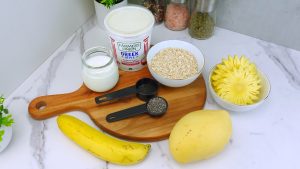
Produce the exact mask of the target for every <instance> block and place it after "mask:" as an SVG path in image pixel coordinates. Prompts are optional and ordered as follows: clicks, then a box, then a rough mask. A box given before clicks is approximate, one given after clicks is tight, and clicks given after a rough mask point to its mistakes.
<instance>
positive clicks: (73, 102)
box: [28, 87, 94, 120]
mask: <svg viewBox="0 0 300 169" xmlns="http://www.w3.org/2000/svg"><path fill="white" fill-rule="evenodd" d="M82 89H83V87H81V88H80V89H78V90H77V91H74V92H72V93H66V94H57V95H48V96H41V97H37V98H35V99H34V100H32V101H31V102H30V103H29V106H28V112H29V114H30V115H31V117H32V118H34V119H37V120H44V119H47V118H50V117H53V116H57V115H59V114H62V113H66V112H69V111H74V110H82V109H83V106H82V105H87V104H89V103H87V102H92V103H93V102H94V100H93V98H91V99H80V98H82V95H84V94H83V93H84V91H83V90H82Z"/></svg>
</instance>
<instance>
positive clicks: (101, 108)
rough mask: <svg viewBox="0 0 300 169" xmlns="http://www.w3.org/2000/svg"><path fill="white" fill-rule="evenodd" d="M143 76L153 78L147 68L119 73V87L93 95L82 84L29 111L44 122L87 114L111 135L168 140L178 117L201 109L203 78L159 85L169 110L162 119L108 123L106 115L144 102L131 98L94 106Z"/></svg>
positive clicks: (36, 103)
mask: <svg viewBox="0 0 300 169" xmlns="http://www.w3.org/2000/svg"><path fill="white" fill-rule="evenodd" d="M143 77H150V78H152V76H151V74H150V73H149V71H148V68H144V69H142V70H140V71H136V72H124V71H120V80H119V82H118V84H117V85H116V86H115V87H114V88H113V89H112V90H110V91H108V92H103V93H96V92H93V91H91V90H89V89H88V88H87V87H86V86H85V85H84V84H83V85H82V86H81V87H80V88H79V89H78V90H76V91H74V92H72V93H67V94H58V95H49V96H41V97H37V98H36V99H34V100H32V101H31V103H30V104H29V107H28V111H29V114H30V115H31V116H32V117H33V118H34V119H38V120H43V119H47V118H50V117H53V116H56V115H59V114H62V113H65V112H70V111H75V110H79V111H83V112H85V113H87V114H88V115H89V116H90V118H91V119H92V120H93V121H94V123H95V124H96V125H97V126H99V127H100V128H101V129H102V130H104V131H105V132H108V133H110V134H112V135H114V136H117V137H120V138H125V139H129V140H136V141H158V140H163V139H167V138H168V137H169V134H170V132H171V130H172V128H173V126H174V125H175V123H176V122H177V121H178V120H179V119H180V118H181V117H183V116H184V115H185V114H187V113H189V112H191V111H195V110H199V109H202V108H203V106H204V103H205V100H206V87H205V82H204V79H203V77H202V75H200V77H199V78H198V79H197V80H195V81H194V82H193V83H192V84H190V85H188V86H185V87H180V88H171V87H166V86H163V85H160V86H159V89H158V95H159V96H161V97H164V98H165V99H166V100H167V101H168V104H169V108H168V111H167V112H166V114H165V115H164V116H162V117H158V118H155V117H151V116H149V115H147V114H143V115H139V116H136V117H132V118H129V119H125V120H121V121H118V122H113V123H108V122H107V121H106V119H105V117H106V115H108V114H109V113H112V112H116V111H119V110H123V109H126V108H129V107H133V106H136V105H140V104H143V103H144V102H143V101H141V100H139V99H138V98H137V97H135V96H132V97H127V98H124V99H120V100H117V101H114V102H110V103H103V104H100V105H97V104H96V103H95V97H96V96H99V95H102V94H106V93H110V92H112V91H115V90H119V89H122V88H125V87H128V86H132V85H135V83H136V82H137V81H138V80H139V79H141V78H143Z"/></svg>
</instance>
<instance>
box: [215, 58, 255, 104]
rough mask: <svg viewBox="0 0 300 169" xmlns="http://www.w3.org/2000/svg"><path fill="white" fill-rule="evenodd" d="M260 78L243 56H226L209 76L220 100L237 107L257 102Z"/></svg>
mask: <svg viewBox="0 0 300 169" xmlns="http://www.w3.org/2000/svg"><path fill="white" fill-rule="evenodd" d="M260 82H261V81H260V77H259V75H258V73H257V70H256V66H255V65H254V64H253V63H250V61H249V59H247V58H246V57H245V56H242V57H240V58H239V57H238V56H237V55H235V56H234V57H231V56H228V59H223V60H222V63H220V64H218V65H217V66H216V68H215V69H214V71H213V73H212V76H211V83H212V86H213V88H214V90H215V92H216V93H217V95H219V96H220V97H221V98H223V99H224V100H226V101H229V102H231V103H234V104H238V105H249V104H253V103H255V102H257V101H258V100H259V94H260V88H261V83H260Z"/></svg>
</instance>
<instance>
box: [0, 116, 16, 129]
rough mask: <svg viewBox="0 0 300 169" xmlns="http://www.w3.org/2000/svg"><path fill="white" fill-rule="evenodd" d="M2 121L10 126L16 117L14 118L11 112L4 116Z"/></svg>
mask: <svg viewBox="0 0 300 169" xmlns="http://www.w3.org/2000/svg"><path fill="white" fill-rule="evenodd" d="M0 123H1V124H2V125H4V126H6V127H10V126H11V125H12V124H13V123H14V119H13V118H12V115H11V114H9V115H7V116H5V117H2V119H1V122H0Z"/></svg>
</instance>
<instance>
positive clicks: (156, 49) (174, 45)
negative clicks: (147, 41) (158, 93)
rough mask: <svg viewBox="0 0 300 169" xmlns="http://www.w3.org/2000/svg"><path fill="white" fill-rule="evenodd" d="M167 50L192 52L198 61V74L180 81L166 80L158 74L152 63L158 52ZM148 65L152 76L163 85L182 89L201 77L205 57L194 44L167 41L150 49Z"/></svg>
mask: <svg viewBox="0 0 300 169" xmlns="http://www.w3.org/2000/svg"><path fill="white" fill-rule="evenodd" d="M166 48H181V49H184V50H186V51H189V52H191V53H192V54H193V56H194V57H195V58H196V60H197V64H198V73H197V74H195V75H193V76H191V77H189V78H187V79H180V80H175V79H168V78H164V77H162V76H160V75H159V74H157V73H156V72H155V71H154V70H153V69H152V68H151V66H150V65H151V61H152V59H153V57H154V56H155V55H156V54H157V53H158V52H160V51H161V50H163V49H166ZM147 64H148V66H149V71H150V73H151V75H152V76H153V77H154V78H155V79H156V80H157V81H158V82H160V83H161V84H164V85H166V86H169V87H182V86H186V85H188V84H190V83H192V82H193V81H194V80H196V79H197V77H199V75H200V73H201V72H202V70H203V66H204V57H203V54H202V53H201V51H200V50H199V49H198V48H197V47H196V46H194V45H193V44H190V43H187V42H185V41H179V40H167V41H163V42H160V43H158V44H156V45H154V46H153V47H152V48H150V50H149V52H148V54H147Z"/></svg>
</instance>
